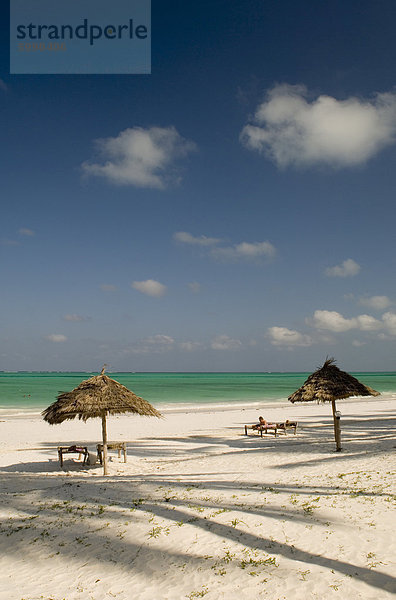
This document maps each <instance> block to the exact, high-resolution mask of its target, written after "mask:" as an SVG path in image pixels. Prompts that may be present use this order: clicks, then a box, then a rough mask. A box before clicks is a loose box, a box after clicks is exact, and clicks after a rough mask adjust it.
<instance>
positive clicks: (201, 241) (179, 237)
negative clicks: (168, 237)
mask: <svg viewBox="0 0 396 600" xmlns="http://www.w3.org/2000/svg"><path fill="white" fill-rule="evenodd" d="M173 239H174V240H175V241H176V242H181V243H182V244H192V245H196V246H214V245H215V244H218V243H219V242H220V241H221V240H220V239H218V238H211V237H206V235H200V236H199V237H197V236H193V235H191V233H188V232H187V231H177V232H176V233H174V234H173Z"/></svg>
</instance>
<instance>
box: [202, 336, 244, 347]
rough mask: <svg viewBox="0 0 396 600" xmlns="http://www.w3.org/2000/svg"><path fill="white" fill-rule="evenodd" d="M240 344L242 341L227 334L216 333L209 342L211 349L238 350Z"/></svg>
mask: <svg viewBox="0 0 396 600" xmlns="http://www.w3.org/2000/svg"><path fill="white" fill-rule="evenodd" d="M241 346H242V342H240V341H239V340H236V339H233V338H230V337H229V336H228V335H218V336H217V337H215V338H214V339H213V340H212V342H211V344H210V347H211V348H212V349H213V350H238V349H239V348H240V347H241Z"/></svg>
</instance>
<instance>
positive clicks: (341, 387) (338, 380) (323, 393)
mask: <svg viewBox="0 0 396 600" xmlns="http://www.w3.org/2000/svg"><path fill="white" fill-rule="evenodd" d="M378 395H379V392H376V391H375V390H372V389H371V388H370V387H368V386H367V385H364V384H363V383H361V382H360V381H359V380H358V379H356V377H353V376H352V375H349V373H345V371H341V370H340V369H339V368H338V367H337V366H336V364H335V360H334V358H328V359H327V360H326V361H325V363H324V365H323V367H321V368H320V369H318V370H317V371H315V373H312V375H310V376H309V377H308V379H307V380H306V382H305V383H304V384H303V385H302V386H301V387H300V388H299V389H298V390H297V391H296V392H294V394H292V395H291V396H289V398H288V399H289V400H290V402H293V403H294V402H332V401H333V400H341V399H342V398H350V397H351V396H378Z"/></svg>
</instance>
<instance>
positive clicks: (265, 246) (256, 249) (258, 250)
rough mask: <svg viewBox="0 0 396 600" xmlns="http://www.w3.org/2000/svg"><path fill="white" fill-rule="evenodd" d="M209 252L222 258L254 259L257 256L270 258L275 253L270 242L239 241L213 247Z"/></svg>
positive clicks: (215, 256)
mask: <svg viewBox="0 0 396 600" xmlns="http://www.w3.org/2000/svg"><path fill="white" fill-rule="evenodd" d="M211 254H212V256H213V257H214V258H217V259H223V260H238V259H244V260H255V259H257V258H261V257H266V258H272V257H273V256H274V255H275V254H276V250H275V247H274V246H273V245H272V244H271V242H268V241H266V242H241V243H240V244H235V245H234V246H229V247H224V248H213V249H212V250H211Z"/></svg>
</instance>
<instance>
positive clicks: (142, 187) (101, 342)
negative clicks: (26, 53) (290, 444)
mask: <svg viewBox="0 0 396 600" xmlns="http://www.w3.org/2000/svg"><path fill="white" fill-rule="evenodd" d="M3 10H4V9H3ZM2 16H3V17H4V18H2V22H3V27H4V31H3V32H2V33H3V35H2V40H3V41H2V44H3V51H2V53H1V55H2V59H1V63H0V64H1V71H0V78H1V81H0V107H1V113H0V114H1V117H0V118H1V124H2V146H3V148H2V160H1V164H0V168H1V177H2V194H1V195H2V218H1V225H0V278H1V321H0V369H3V370H98V369H100V368H101V366H102V364H103V363H104V362H106V363H108V364H109V365H110V368H111V369H112V370H123V371H167V370H170V371H189V370H194V371H200V370H202V371H238V370H240V371H274V370H278V371H284V370H285V371H286V370H288V371H293V370H295V371H298V370H312V369H314V368H316V367H317V366H318V365H319V364H320V363H321V362H322V361H323V360H324V359H325V358H326V355H331V356H333V355H334V356H335V357H336V358H337V360H338V363H339V364H340V366H341V367H342V368H345V369H350V370H394V368H395V362H394V350H395V342H396V289H395V277H394V273H395V267H396V265H395V262H396V260H395V200H394V189H395V188H396V185H395V184H396V170H395V167H394V165H395V158H396V89H395V80H394V67H393V65H394V64H395V59H396V43H395V37H394V22H395V17H396V8H395V5H394V3H393V2H391V1H387V0H384V1H383V2H381V3H374V2H371V1H363V2H359V3H356V2H352V1H344V2H338V1H333V2H332V3H331V4H328V5H326V4H325V3H318V2H312V1H310V2H304V1H302V2H298V3H296V2H289V1H285V0H280V1H277V2H266V3H264V2H262V1H253V0H245V1H241V0H238V1H227V2H225V1H223V0H218V1H217V2H204V1H202V2H199V3H186V2H179V1H175V0H174V1H172V0H170V1H169V2H166V3H160V2H157V1H156V0H153V2H152V74H151V75H103V76H102V75H75V76H73V75H10V73H9V64H8V49H7V43H8V42H7V40H8V31H7V30H6V29H5V28H6V26H7V23H8V15H7V14H6V12H4V14H3V15H2Z"/></svg>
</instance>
